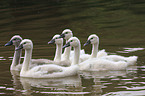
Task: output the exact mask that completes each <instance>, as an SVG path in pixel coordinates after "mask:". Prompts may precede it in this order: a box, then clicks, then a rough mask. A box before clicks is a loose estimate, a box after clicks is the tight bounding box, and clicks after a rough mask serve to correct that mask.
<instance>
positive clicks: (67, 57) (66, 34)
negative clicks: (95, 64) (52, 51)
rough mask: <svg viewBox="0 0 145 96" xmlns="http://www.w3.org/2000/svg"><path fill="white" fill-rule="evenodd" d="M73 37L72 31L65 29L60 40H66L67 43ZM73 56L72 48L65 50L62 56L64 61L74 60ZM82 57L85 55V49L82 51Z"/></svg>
mask: <svg viewBox="0 0 145 96" xmlns="http://www.w3.org/2000/svg"><path fill="white" fill-rule="evenodd" d="M71 37H73V33H72V31H71V30H70V29H65V30H64V31H63V32H62V34H61V35H60V38H64V39H65V40H66V43H67V42H68V40H69V39H70V38H71ZM73 54H74V51H73V50H71V47H68V48H65V50H64V53H63V54H62V60H70V61H72V60H73ZM80 55H81V56H82V55H85V51H84V49H81V50H80ZM80 62H82V60H80Z"/></svg>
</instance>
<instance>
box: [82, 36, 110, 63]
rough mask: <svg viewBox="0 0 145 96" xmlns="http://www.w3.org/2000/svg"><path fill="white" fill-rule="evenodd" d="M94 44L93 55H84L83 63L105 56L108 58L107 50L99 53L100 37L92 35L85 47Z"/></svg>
mask: <svg viewBox="0 0 145 96" xmlns="http://www.w3.org/2000/svg"><path fill="white" fill-rule="evenodd" d="M88 44H92V53H91V55H90V54H84V55H81V56H80V60H81V61H85V60H87V59H90V58H96V57H97V58H100V57H103V56H107V55H108V54H107V52H105V49H103V50H100V51H98V47H99V37H98V36H97V35H91V36H89V37H88V40H87V42H86V43H85V44H84V46H86V45H88Z"/></svg>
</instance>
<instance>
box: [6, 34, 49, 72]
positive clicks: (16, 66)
mask: <svg viewBox="0 0 145 96" xmlns="http://www.w3.org/2000/svg"><path fill="white" fill-rule="evenodd" d="M21 41H22V37H21V36H20V35H15V36H13V37H12V38H11V39H10V41H9V42H8V43H6V44H5V46H10V45H14V46H15V49H17V48H18V46H19V44H20V42H21ZM21 54H22V50H18V51H15V52H14V57H13V60H12V64H11V66H10V70H17V71H20V70H21V67H22V65H21V64H20V60H21ZM47 62H48V60H47V59H32V62H31V63H32V65H31V66H30V67H33V66H36V65H37V64H44V63H47Z"/></svg>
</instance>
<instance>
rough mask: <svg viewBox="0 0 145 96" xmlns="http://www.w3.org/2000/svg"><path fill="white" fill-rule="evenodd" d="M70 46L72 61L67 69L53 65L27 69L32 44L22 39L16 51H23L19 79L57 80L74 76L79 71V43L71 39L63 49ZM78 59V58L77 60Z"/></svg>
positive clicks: (77, 40) (29, 62)
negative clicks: (72, 53) (72, 55)
mask: <svg viewBox="0 0 145 96" xmlns="http://www.w3.org/2000/svg"><path fill="white" fill-rule="evenodd" d="M67 46H71V47H73V48H74V58H75V59H74V60H73V62H72V64H71V66H69V67H63V66H59V65H55V64H49V65H48V64H45V65H39V66H35V67H33V68H31V69H29V65H30V64H31V58H32V50H33V43H32V41H31V40H30V39H24V40H22V41H21V43H20V45H19V46H18V48H17V49H16V51H18V50H20V49H25V56H24V61H23V64H22V69H21V71H20V77H29V78H57V77H66V76H72V75H76V74H77V73H78V71H79V66H78V64H79V56H80V41H79V39H78V38H76V37H72V38H70V39H69V40H68V43H67V44H66V45H64V48H65V47H67ZM77 57H78V58H77Z"/></svg>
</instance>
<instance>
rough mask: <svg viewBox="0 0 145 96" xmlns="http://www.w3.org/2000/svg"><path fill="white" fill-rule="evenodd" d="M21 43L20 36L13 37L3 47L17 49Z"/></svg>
mask: <svg viewBox="0 0 145 96" xmlns="http://www.w3.org/2000/svg"><path fill="white" fill-rule="evenodd" d="M21 41H22V37H21V36H20V35H15V36H13V37H12V38H11V39H10V41H9V42H7V43H6V44H5V46H10V45H14V46H17V47H18V46H19V44H20V42H21Z"/></svg>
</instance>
